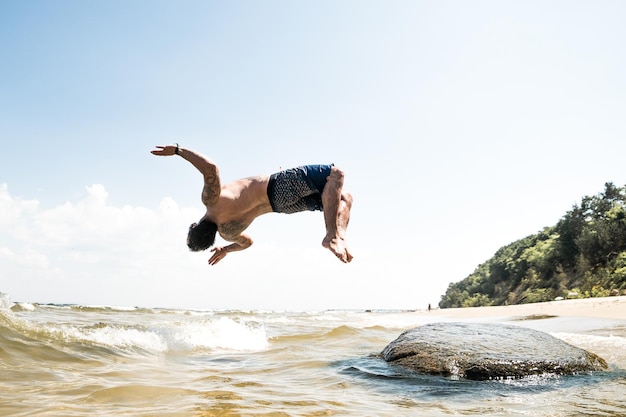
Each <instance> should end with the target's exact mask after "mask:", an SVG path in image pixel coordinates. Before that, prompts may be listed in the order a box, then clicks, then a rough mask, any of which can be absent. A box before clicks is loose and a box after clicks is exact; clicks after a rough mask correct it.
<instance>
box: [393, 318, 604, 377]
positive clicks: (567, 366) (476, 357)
mask: <svg viewBox="0 0 626 417" xmlns="http://www.w3.org/2000/svg"><path fill="white" fill-rule="evenodd" d="M381 356H382V358H383V359H384V360H385V361H387V362H389V363H392V364H397V365H401V366H404V367H407V368H410V369H413V370H415V371H417V372H420V373H426V374H434V375H448V376H449V375H458V376H460V377H465V378H467V379H477V380H484V379H493V378H522V377H525V376H529V375H538V374H544V373H550V374H575V373H579V372H589V371H599V370H605V369H607V364H606V362H605V361H604V359H602V358H600V357H599V356H597V355H595V354H593V353H590V352H587V351H586V350H584V349H580V348H577V347H575V346H572V345H570V344H568V343H566V342H564V341H562V340H560V339H557V338H555V337H553V336H550V335H549V334H547V333H544V332H540V331H537V330H532V329H527V328H524V327H518V326H510V325H504V324H484V323H434V324H427V325H424V326H420V327H416V328H414V329H411V330H407V331H406V332H404V333H402V334H401V335H400V336H399V337H398V338H397V339H396V340H394V341H393V342H391V343H390V344H389V345H387V347H385V349H384V350H383V351H382V352H381Z"/></svg>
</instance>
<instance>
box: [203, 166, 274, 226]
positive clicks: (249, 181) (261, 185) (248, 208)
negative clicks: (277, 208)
mask: <svg viewBox="0 0 626 417" xmlns="http://www.w3.org/2000/svg"><path fill="white" fill-rule="evenodd" d="M268 180H269V177H268V176H258V177H249V178H242V179H240V180H236V181H232V182H229V183H228V184H225V185H223V186H222V189H221V193H220V197H219V199H218V201H217V202H216V203H215V204H211V205H207V206H206V208H207V217H208V218H209V219H211V220H212V221H213V222H215V223H216V224H217V225H218V230H219V232H220V234H225V235H226V236H228V235H232V234H233V233H235V232H237V231H238V232H239V233H241V232H242V231H243V230H244V229H245V228H246V227H248V226H249V225H250V223H252V221H253V220H254V219H255V218H256V217H258V216H260V215H262V214H266V213H270V212H271V211H272V206H271V205H270V201H269V198H268V197H267V183H268ZM222 229H224V230H222Z"/></svg>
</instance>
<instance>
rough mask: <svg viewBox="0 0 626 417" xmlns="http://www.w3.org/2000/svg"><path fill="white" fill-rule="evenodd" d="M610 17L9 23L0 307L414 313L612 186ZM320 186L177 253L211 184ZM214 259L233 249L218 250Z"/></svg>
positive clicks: (285, 9) (501, 11)
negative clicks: (164, 152) (344, 201)
mask: <svg viewBox="0 0 626 417" xmlns="http://www.w3.org/2000/svg"><path fill="white" fill-rule="evenodd" d="M624 21H626V3H625V2H622V1H617V0H616V1H605V0H599V1H570V0H568V1H556V0H541V1H532V0H531V1H524V2H521V1H508V0H494V1H489V0H485V1H482V0H481V1H465V0H459V1H454V0H446V1H438V0H425V1H420V0H410V1H400V0H385V1H380V0H379V1H368V0H328V1H325V0H321V1H314V2H313V1H310V2H304V1H286V0H269V1H263V2H259V1H249V0H242V1H236V2H232V1H210V0H203V1H191V0H186V1H159V0H134V1H131V2H129V1H119V0H106V1H104V0H94V1H90V2H85V1H78V0H77V1H70V0H55V1H37V0H32V1H20V2H18V1H10V0H0V50H1V51H2V58H0V60H1V61H0V62H1V64H0V292H3V293H6V294H8V295H9V297H10V298H11V299H12V300H14V301H23V302H39V303H73V304H87V305H114V306H142V307H176V308H197V309H249V310H256V309H261V310H296V311H303V310H325V309H424V308H426V307H427V305H428V304H432V306H436V305H437V303H438V302H439V300H440V298H441V295H442V294H444V293H445V291H446V289H447V287H448V285H449V284H450V283H452V282H458V281H460V280H462V279H464V278H466V277H467V276H468V275H469V274H471V273H472V272H473V271H474V269H475V268H476V267H477V266H478V265H480V264H481V263H483V262H485V261H487V260H488V259H489V258H490V257H491V256H493V254H494V253H495V252H496V251H497V250H498V249H499V248H500V247H502V246H504V245H507V244H509V243H511V242H514V241H516V240H518V239H521V238H523V237H526V236H528V235H531V234H534V233H537V232H538V231H540V230H542V229H543V228H545V227H549V226H553V225H555V224H556V223H557V222H558V221H559V219H560V218H561V217H562V216H563V215H564V214H565V213H566V212H567V211H568V210H570V209H571V208H572V206H573V205H574V204H577V203H579V202H580V200H581V199H582V197H583V196H586V195H596V194H598V193H600V192H602V191H603V189H604V184H605V183H606V182H609V181H610V182H613V183H614V184H616V185H618V186H623V185H625V184H626V169H624V163H623V160H624V155H625V154H626V117H624V115H626V55H625V54H624V53H623V47H624V44H626V26H625V25H624V24H623V22H624ZM175 142H177V143H179V144H180V146H183V147H186V148H189V149H193V150H196V151H198V152H201V153H202V154H204V155H206V156H208V157H210V158H211V159H212V160H214V161H215V162H216V163H217V165H218V166H219V168H220V172H221V175H222V181H223V182H229V181H232V180H235V179H238V178H243V177H247V176H251V175H258V174H271V173H273V172H276V171H278V170H280V169H281V168H289V167H293V166H298V165H303V164H310V163H331V162H332V163H335V164H336V165H337V166H340V167H341V168H342V169H344V171H345V172H346V180H345V189H346V190H347V191H349V192H351V193H352V195H353V197H354V206H353V209H352V217H351V221H350V225H349V228H348V236H347V239H348V244H349V247H350V250H351V252H352V254H353V255H354V260H353V262H352V263H350V264H343V263H341V262H339V261H338V260H337V259H336V258H335V257H334V255H332V254H331V253H330V252H329V251H327V250H325V249H324V248H322V246H321V241H322V238H323V237H324V222H323V216H322V213H320V212H315V213H312V212H311V213H298V214H293V215H285V214H275V213H272V214H268V215H264V216H262V217H260V218H258V219H257V220H255V222H254V223H253V224H252V225H251V226H250V227H249V229H248V230H247V233H248V234H249V235H250V236H252V238H253V239H254V242H255V243H254V245H253V246H252V247H251V248H249V249H247V250H246V251H243V252H237V253H231V254H229V255H228V256H227V257H226V258H225V259H224V260H223V261H222V262H220V263H219V264H218V265H215V266H209V265H208V264H207V260H208V258H209V257H210V252H201V253H191V252H189V251H188V250H187V247H186V244H185V238H186V233H187V229H188V226H189V224H190V223H192V222H195V221H197V220H198V219H199V218H201V217H202V215H203V214H204V208H203V206H202V204H201V201H200V194H201V188H202V177H201V176H200V174H199V173H198V172H197V171H196V170H195V168H193V166H191V165H190V164H189V163H187V162H186V161H185V160H183V159H182V158H179V157H169V158H164V157H156V156H153V155H151V154H150V150H152V149H154V147H155V146H156V145H166V144H173V143H175ZM217 244H218V245H223V244H225V242H224V241H222V240H220V239H219V238H218V241H217Z"/></svg>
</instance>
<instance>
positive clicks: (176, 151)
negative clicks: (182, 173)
mask: <svg viewBox="0 0 626 417" xmlns="http://www.w3.org/2000/svg"><path fill="white" fill-rule="evenodd" d="M174 153H175V154H176V155H178V143H177V144H176V149H174Z"/></svg>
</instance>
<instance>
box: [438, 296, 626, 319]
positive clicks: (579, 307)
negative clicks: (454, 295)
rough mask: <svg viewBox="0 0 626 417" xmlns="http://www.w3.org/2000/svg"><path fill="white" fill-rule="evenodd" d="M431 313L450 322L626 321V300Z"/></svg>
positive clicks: (546, 303)
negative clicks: (499, 319)
mask: <svg viewBox="0 0 626 417" xmlns="http://www.w3.org/2000/svg"><path fill="white" fill-rule="evenodd" d="M427 313H428V314H430V315H433V316H439V317H448V318H496V317H526V316H535V315H538V316H542V315H546V316H563V317H593V318H605V319H618V320H626V296H624V295H622V296H616V297H598V298H581V299H574V300H560V301H546V302H543V303H532V304H516V305H509V306H488V307H462V308H444V309H440V308H437V309H433V310H431V311H430V312H427Z"/></svg>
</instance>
